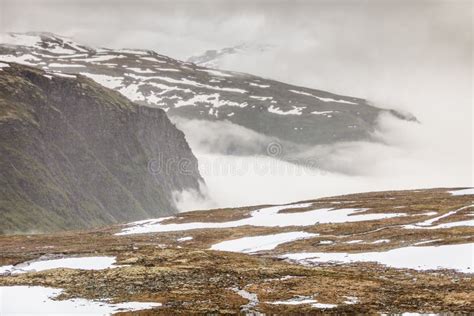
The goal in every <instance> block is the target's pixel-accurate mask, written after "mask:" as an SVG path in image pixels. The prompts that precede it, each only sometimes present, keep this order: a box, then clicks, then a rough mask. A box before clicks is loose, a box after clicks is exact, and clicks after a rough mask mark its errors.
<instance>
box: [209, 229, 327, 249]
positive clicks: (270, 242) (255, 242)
mask: <svg viewBox="0 0 474 316" xmlns="http://www.w3.org/2000/svg"><path fill="white" fill-rule="evenodd" d="M315 236H318V234H311V233H306V232H289V233H280V234H272V235H264V236H253V237H243V238H239V239H233V240H227V241H223V242H220V243H217V244H215V245H212V247H211V250H220V251H231V252H243V253H253V252H258V251H263V250H272V249H275V248H276V247H277V246H278V245H281V244H284V243H288V242H291V241H295V240H300V239H305V238H311V237H315Z"/></svg>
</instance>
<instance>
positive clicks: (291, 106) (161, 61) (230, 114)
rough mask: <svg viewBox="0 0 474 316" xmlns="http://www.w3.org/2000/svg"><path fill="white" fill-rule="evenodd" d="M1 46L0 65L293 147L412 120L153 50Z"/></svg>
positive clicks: (10, 39) (18, 37) (9, 41)
mask: <svg viewBox="0 0 474 316" xmlns="http://www.w3.org/2000/svg"><path fill="white" fill-rule="evenodd" d="M1 42H2V43H3V44H2V45H0V60H3V61H13V62H17V63H23V64H27V65H31V66H36V67H40V68H43V69H47V70H49V71H54V72H63V73H80V74H82V75H84V76H87V77H89V78H92V79H93V80H95V81H97V82H98V83H100V84H102V85H104V86H106V87H108V88H111V89H115V90H117V91H119V92H120V93H122V94H123V95H125V96H126V97H128V98H129V99H130V100H132V101H135V102H137V103H139V104H143V105H147V106H150V107H159V108H162V109H164V110H165V111H167V114H168V115H169V116H170V117H172V118H181V119H199V120H204V121H228V122H231V123H233V124H236V125H238V126H241V127H245V128H247V129H250V130H252V131H255V132H257V133H259V134H263V135H266V136H269V137H271V138H274V139H276V140H277V141H281V142H288V143H291V144H296V145H297V146H299V145H311V146H312V145H318V144H332V143H335V142H341V141H356V140H370V139H371V135H372V132H373V131H374V129H375V127H376V120H377V117H378V116H379V114H381V113H392V114H394V115H396V116H397V117H399V118H400V119H412V118H410V117H406V116H403V115H401V114H399V113H397V112H395V111H391V110H384V109H380V108H377V107H375V106H372V105H370V104H369V103H368V102H367V101H366V100H363V99H359V98H354V97H347V96H342V95H336V94H333V93H330V92H326V91H320V90H314V89H308V88H303V87H298V86H293V85H289V84H285V83H281V82H278V81H274V80H269V79H264V78H260V77H256V76H252V75H249V74H243V73H235V72H228V71H218V70H213V69H207V68H204V67H200V66H197V65H195V64H192V63H188V62H182V61H178V60H175V59H172V58H169V57H166V56H162V55H159V54H157V53H155V52H153V51H143V50H128V49H121V50H111V49H93V48H89V47H85V46H83V45H80V44H77V43H75V42H73V41H71V40H69V39H65V38H62V37H58V36H55V35H51V34H44V33H39V34H36V33H28V34H6V35H4V36H3V37H2V39H1ZM258 150H259V149H257V150H256V151H258ZM234 153H237V154H238V153H239V148H237V149H235V150H234Z"/></svg>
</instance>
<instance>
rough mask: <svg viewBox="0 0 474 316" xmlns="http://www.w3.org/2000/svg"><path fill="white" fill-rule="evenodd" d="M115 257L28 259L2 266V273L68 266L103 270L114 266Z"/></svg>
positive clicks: (0, 272) (70, 267)
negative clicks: (13, 264)
mask: <svg viewBox="0 0 474 316" xmlns="http://www.w3.org/2000/svg"><path fill="white" fill-rule="evenodd" d="M114 263H115V257H77V258H61V259H50V260H39V261H27V262H24V263H20V264H17V265H15V266H11V265H10V266H3V267H0V274H5V273H8V274H22V273H28V272H40V271H45V270H51V269H58V268H67V269H80V270H103V269H108V268H114V267H116V266H114Z"/></svg>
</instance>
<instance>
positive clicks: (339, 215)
mask: <svg viewBox="0 0 474 316" xmlns="http://www.w3.org/2000/svg"><path fill="white" fill-rule="evenodd" d="M311 206H312V203H300V204H292V205H278V206H270V207H264V208H262V209H259V210H257V211H253V212H251V213H250V217H248V218H244V219H240V220H236V221H230V222H217V223H215V222H208V223H204V222H194V223H176V224H162V223H161V222H162V221H163V220H165V218H162V219H153V220H148V221H140V222H134V223H130V224H128V225H129V227H127V228H125V229H123V230H122V231H121V232H120V233H117V235H130V234H143V233H156V232H171V231H183V230H192V229H209V228H230V227H239V226H245V225H249V226H262V227H287V226H311V225H315V224H318V223H319V224H326V223H345V222H358V221H370V220H379V219H385V218H391V217H398V216H406V214H404V213H388V214H380V213H378V214H359V213H360V212H363V211H366V209H355V208H347V209H333V208H322V209H317V210H311V211H306V212H293V213H279V212H280V211H281V210H285V209H298V208H306V207H311Z"/></svg>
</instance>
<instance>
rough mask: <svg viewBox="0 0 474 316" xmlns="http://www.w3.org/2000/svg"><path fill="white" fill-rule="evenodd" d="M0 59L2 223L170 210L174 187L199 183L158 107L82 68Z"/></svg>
mask: <svg viewBox="0 0 474 316" xmlns="http://www.w3.org/2000/svg"><path fill="white" fill-rule="evenodd" d="M0 66H1V69H0V153H1V157H2V159H1V160H0V183H1V186H0V187H1V191H0V199H1V201H0V219H1V220H0V232H3V233H6V232H22V231H33V232H35V231H50V230H58V229H71V228H86V227H92V226H97V225H102V224H110V223H118V222H124V221H129V220H139V219H144V218H149V217H150V216H154V217H155V216H162V215H166V214H172V213H175V212H176V208H175V206H174V203H173V199H172V194H173V192H174V191H179V190H183V189H196V190H198V189H199V181H201V180H202V178H201V176H200V175H199V171H198V169H197V160H196V158H195V157H194V155H193V154H192V152H191V150H190V148H189V146H188V144H187V142H186V140H185V137H184V134H183V133H182V132H181V131H180V130H178V129H177V128H176V127H175V126H174V125H173V124H172V123H171V122H170V121H169V119H168V117H167V116H166V113H165V112H164V111H163V110H161V109H157V108H145V107H141V106H139V105H136V104H134V103H132V102H130V101H129V100H127V99H126V98H125V97H123V96H122V95H120V94H119V93H117V92H115V91H112V90H109V89H107V88H104V87H102V86H100V85H98V84H97V83H95V82H94V81H92V80H90V79H88V78H86V77H83V76H80V75H78V76H75V75H67V76H66V75H52V74H47V73H45V72H44V71H42V70H38V69H35V68H31V67H28V66H21V65H18V64H13V63H12V64H6V63H1V64H0Z"/></svg>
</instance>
